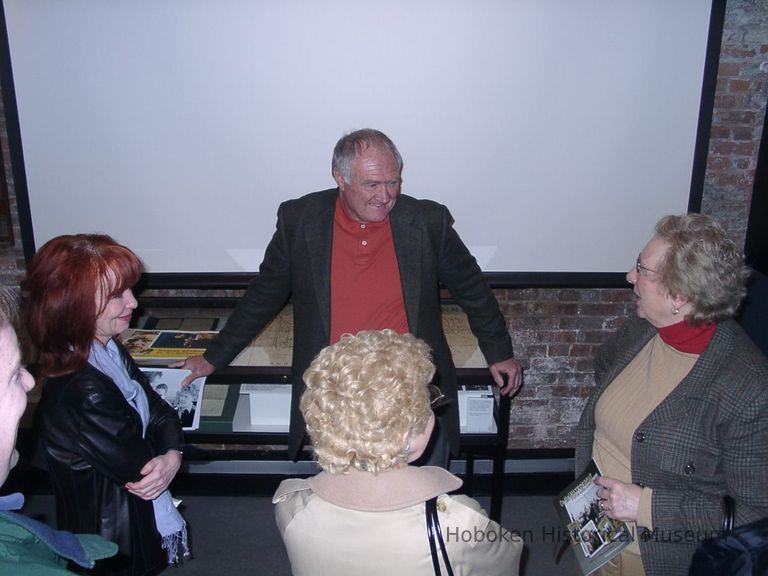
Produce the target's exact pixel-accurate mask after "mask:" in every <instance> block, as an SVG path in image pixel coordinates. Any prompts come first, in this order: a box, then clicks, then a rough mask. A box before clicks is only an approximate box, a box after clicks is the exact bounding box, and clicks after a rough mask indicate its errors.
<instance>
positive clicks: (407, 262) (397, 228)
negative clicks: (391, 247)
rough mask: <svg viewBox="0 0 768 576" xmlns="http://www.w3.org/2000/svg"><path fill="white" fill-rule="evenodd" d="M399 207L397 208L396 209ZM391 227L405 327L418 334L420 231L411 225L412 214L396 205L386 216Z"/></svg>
mask: <svg viewBox="0 0 768 576" xmlns="http://www.w3.org/2000/svg"><path fill="white" fill-rule="evenodd" d="M398 208H400V209H398ZM389 222H390V226H391V227H392V240H393V242H394V244H395V255H396V257H397V265H398V268H399V270H400V283H401V284H402V286H403V302H404V304H405V314H406V316H407V317H408V328H409V330H410V331H411V333H412V334H418V331H419V327H418V326H417V324H418V318H419V306H420V304H421V277H422V273H421V267H422V265H423V260H424V257H423V247H424V241H423V238H422V234H423V232H422V230H421V229H420V228H419V227H418V226H416V225H415V224H414V214H412V213H410V212H408V211H407V210H404V209H402V206H401V204H399V203H397V204H395V207H394V208H393V209H392V212H390V213H389Z"/></svg>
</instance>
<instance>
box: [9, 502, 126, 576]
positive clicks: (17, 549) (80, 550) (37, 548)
mask: <svg viewBox="0 0 768 576" xmlns="http://www.w3.org/2000/svg"><path fill="white" fill-rule="evenodd" d="M23 501H24V498H23V496H22V495H21V494H12V495H10V496H3V497H0V574H9V575H10V574H13V575H15V576H54V575H58V574H62V575H63V574H72V572H70V571H69V570H67V564H68V562H72V563H73V564H76V565H77V566H79V567H81V568H87V569H91V568H93V567H94V566H95V563H96V561H97V560H102V559H104V558H110V557H112V556H114V555H115V554H116V553H117V544H115V543H114V542H110V541H109V540H106V539H105V538H102V537H101V536H99V535H97V534H72V533H70V532H65V531H59V530H53V529H52V528H50V527H49V526H47V525H45V524H43V523H41V522H38V521H36V520H33V519H31V518H28V517H26V516H24V515H22V514H18V513H16V512H12V511H10V510H11V509H14V508H17V507H20V506H21V504H22V503H23Z"/></svg>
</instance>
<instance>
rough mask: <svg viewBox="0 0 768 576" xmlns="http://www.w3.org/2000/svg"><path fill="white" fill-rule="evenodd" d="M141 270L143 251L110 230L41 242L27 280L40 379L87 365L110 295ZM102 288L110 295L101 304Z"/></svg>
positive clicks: (131, 283) (27, 307)
mask: <svg viewBox="0 0 768 576" xmlns="http://www.w3.org/2000/svg"><path fill="white" fill-rule="evenodd" d="M141 272H142V266H141V261H140V260H139V258H138V256H136V254H134V253H133V252H131V250H129V249H128V248H126V247H125V246H122V245H120V244H118V243H117V242H115V240H113V239H112V238H111V237H109V236H107V235H105V234H73V235H65V236H58V237H56V238H53V239H51V240H49V241H48V242H46V243H45V244H44V245H43V247H42V248H40V250H39V251H38V252H37V254H35V256H34V257H33V258H32V261H31V262H30V265H29V269H28V270H27V277H26V279H25V280H24V282H23V283H22V291H23V293H24V298H25V306H24V309H25V318H26V324H27V332H28V335H29V337H30V339H31V341H32V343H33V344H34V346H35V348H36V349H37V354H38V358H37V362H38V378H39V379H41V380H44V379H45V378H47V377H49V376H56V375H60V374H67V373H69V372H74V371H76V370H79V369H81V368H82V367H83V366H85V364H86V363H87V362H88V354H89V352H90V349H91V344H92V343H93V339H94V337H95V335H96V319H97V318H98V316H99V314H101V312H102V311H103V310H104V308H105V307H106V304H107V302H108V300H109V297H111V296H113V295H116V294H120V293H122V292H124V291H125V290H127V289H129V288H132V287H133V286H134V285H135V284H136V283H137V282H138V281H139V278H140V277H141ZM97 290H100V291H101V294H102V296H104V297H103V298H102V302H103V304H102V306H101V309H100V310H97V309H96V297H97Z"/></svg>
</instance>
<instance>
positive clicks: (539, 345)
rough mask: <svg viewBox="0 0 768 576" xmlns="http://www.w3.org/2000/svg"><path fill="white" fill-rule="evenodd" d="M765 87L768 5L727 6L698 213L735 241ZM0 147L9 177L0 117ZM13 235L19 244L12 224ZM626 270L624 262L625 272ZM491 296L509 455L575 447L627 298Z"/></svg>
mask: <svg viewBox="0 0 768 576" xmlns="http://www.w3.org/2000/svg"><path fill="white" fill-rule="evenodd" d="M766 78H768V0H729V2H728V5H727V11H726V22H725V31H724V34H723V45H722V51H721V56H720V68H719V72H718V83H717V92H716V102H715V110H714V117H713V125H712V134H711V140H710V148H709V157H708V163H707V172H706V177H705V187H704V195H703V203H702V211H703V212H705V213H707V214H711V215H713V216H715V217H717V218H718V219H719V220H720V221H722V222H723V224H724V225H725V226H726V228H727V229H728V230H729V231H730V232H731V233H732V234H733V235H734V236H735V237H736V238H738V239H740V241H741V242H743V238H744V235H745V232H746V226H747V216H748V211H749V199H750V195H751V193H752V188H753V181H754V174H755V166H756V161H757V152H758V147H759V143H760V136H761V129H762V122H763V116H764V114H765V109H766V92H767V91H768V83H767V82H766ZM0 144H2V151H3V158H4V159H5V162H6V175H7V177H8V178H10V176H11V172H10V166H9V164H7V162H8V154H7V151H8V148H7V137H6V133H5V126H4V116H3V115H2V111H1V110H0ZM10 184H11V203H12V210H14V211H15V194H14V192H13V188H12V182H10ZM14 227H15V228H16V230H15V232H16V238H17V241H18V239H19V238H20V236H19V234H18V219H17V218H16V219H15V220H14ZM648 233H649V236H650V234H651V231H650V230H649V231H648ZM641 248H642V247H641V246H638V251H639V250H640V249H641ZM631 265H632V262H627V268H629V266H631ZM21 273H23V261H22V260H21V251H20V248H15V247H11V248H0V275H1V276H2V281H3V282H4V283H6V284H16V283H17V282H18V278H19V276H20V274H21ZM496 295H497V298H498V300H499V303H500V304H501V307H502V309H503V311H504V314H505V316H506V318H507V320H508V323H509V329H510V333H511V334H512V337H513V341H514V344H515V349H516V354H517V356H518V357H519V358H520V359H521V361H522V362H523V364H524V365H525V367H526V376H525V387H524V388H523V390H522V391H521V392H520V394H519V395H518V397H517V398H516V399H515V401H514V403H513V406H512V414H511V417H510V426H511V434H510V443H509V447H510V448H561V447H569V446H572V442H571V434H570V432H571V430H572V428H573V426H574V425H575V423H576V422H577V420H578V417H579V414H580V412H581V408H582V406H583V404H584V400H585V398H586V397H587V395H588V394H589V391H590V389H591V387H592V386H593V384H594V381H593V377H592V356H593V354H594V352H595V349H596V348H597V347H598V346H599V345H600V343H601V342H603V340H604V339H605V338H606V337H607V336H608V335H609V334H610V333H611V332H613V331H614V330H615V329H616V328H617V327H618V326H619V325H620V324H621V323H622V322H623V321H624V320H625V319H626V318H627V317H628V316H629V315H630V314H632V313H633V304H632V293H631V291H630V290H629V289H628V288H627V289H504V290H496Z"/></svg>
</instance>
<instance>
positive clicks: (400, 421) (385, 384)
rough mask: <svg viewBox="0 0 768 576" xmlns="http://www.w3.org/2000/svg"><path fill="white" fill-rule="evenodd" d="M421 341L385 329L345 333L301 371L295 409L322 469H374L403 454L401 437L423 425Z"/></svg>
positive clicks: (425, 377) (425, 354)
mask: <svg viewBox="0 0 768 576" xmlns="http://www.w3.org/2000/svg"><path fill="white" fill-rule="evenodd" d="M434 373H435V366H434V364H433V363H432V359H431V354H430V349H429V346H427V345H426V344H425V343H424V342H423V341H421V340H419V339H417V338H416V337H414V336H413V335H411V334H402V335H401V334H398V333H397V332H394V331H393V330H381V331H364V332H359V333H358V334H357V335H355V336H353V335H351V334H345V335H343V336H342V337H341V340H340V341H339V342H337V343H336V344H333V345H331V346H328V347H326V348H324V349H323V350H322V351H321V352H320V353H319V354H318V355H317V356H316V357H315V359H314V360H313V361H312V364H310V366H309V368H308V369H307V370H306V372H304V383H305V384H306V387H307V389H306V391H305V392H304V394H303V395H302V397H301V412H302V414H303V415H304V421H305V422H306V425H307V431H308V432H309V436H310V438H311V439H312V444H313V447H314V451H315V456H316V458H317V461H318V463H319V464H320V466H321V467H322V468H323V470H325V471H326V472H330V473H332V474H337V473H343V472H346V471H347V470H348V469H349V468H350V467H354V468H357V469H359V470H367V471H369V472H373V473H377V472H380V471H383V470H387V469H389V468H392V467H394V466H395V465H397V464H399V463H400V462H404V461H405V454H404V446H403V445H404V437H405V436H406V435H407V434H408V433H409V432H410V431H418V432H421V431H423V430H424V429H425V427H426V425H427V422H428V421H429V418H430V415H431V408H430V402H429V391H428V389H427V385H428V384H429V382H430V381H431V380H432V376H433V375H434Z"/></svg>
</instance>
